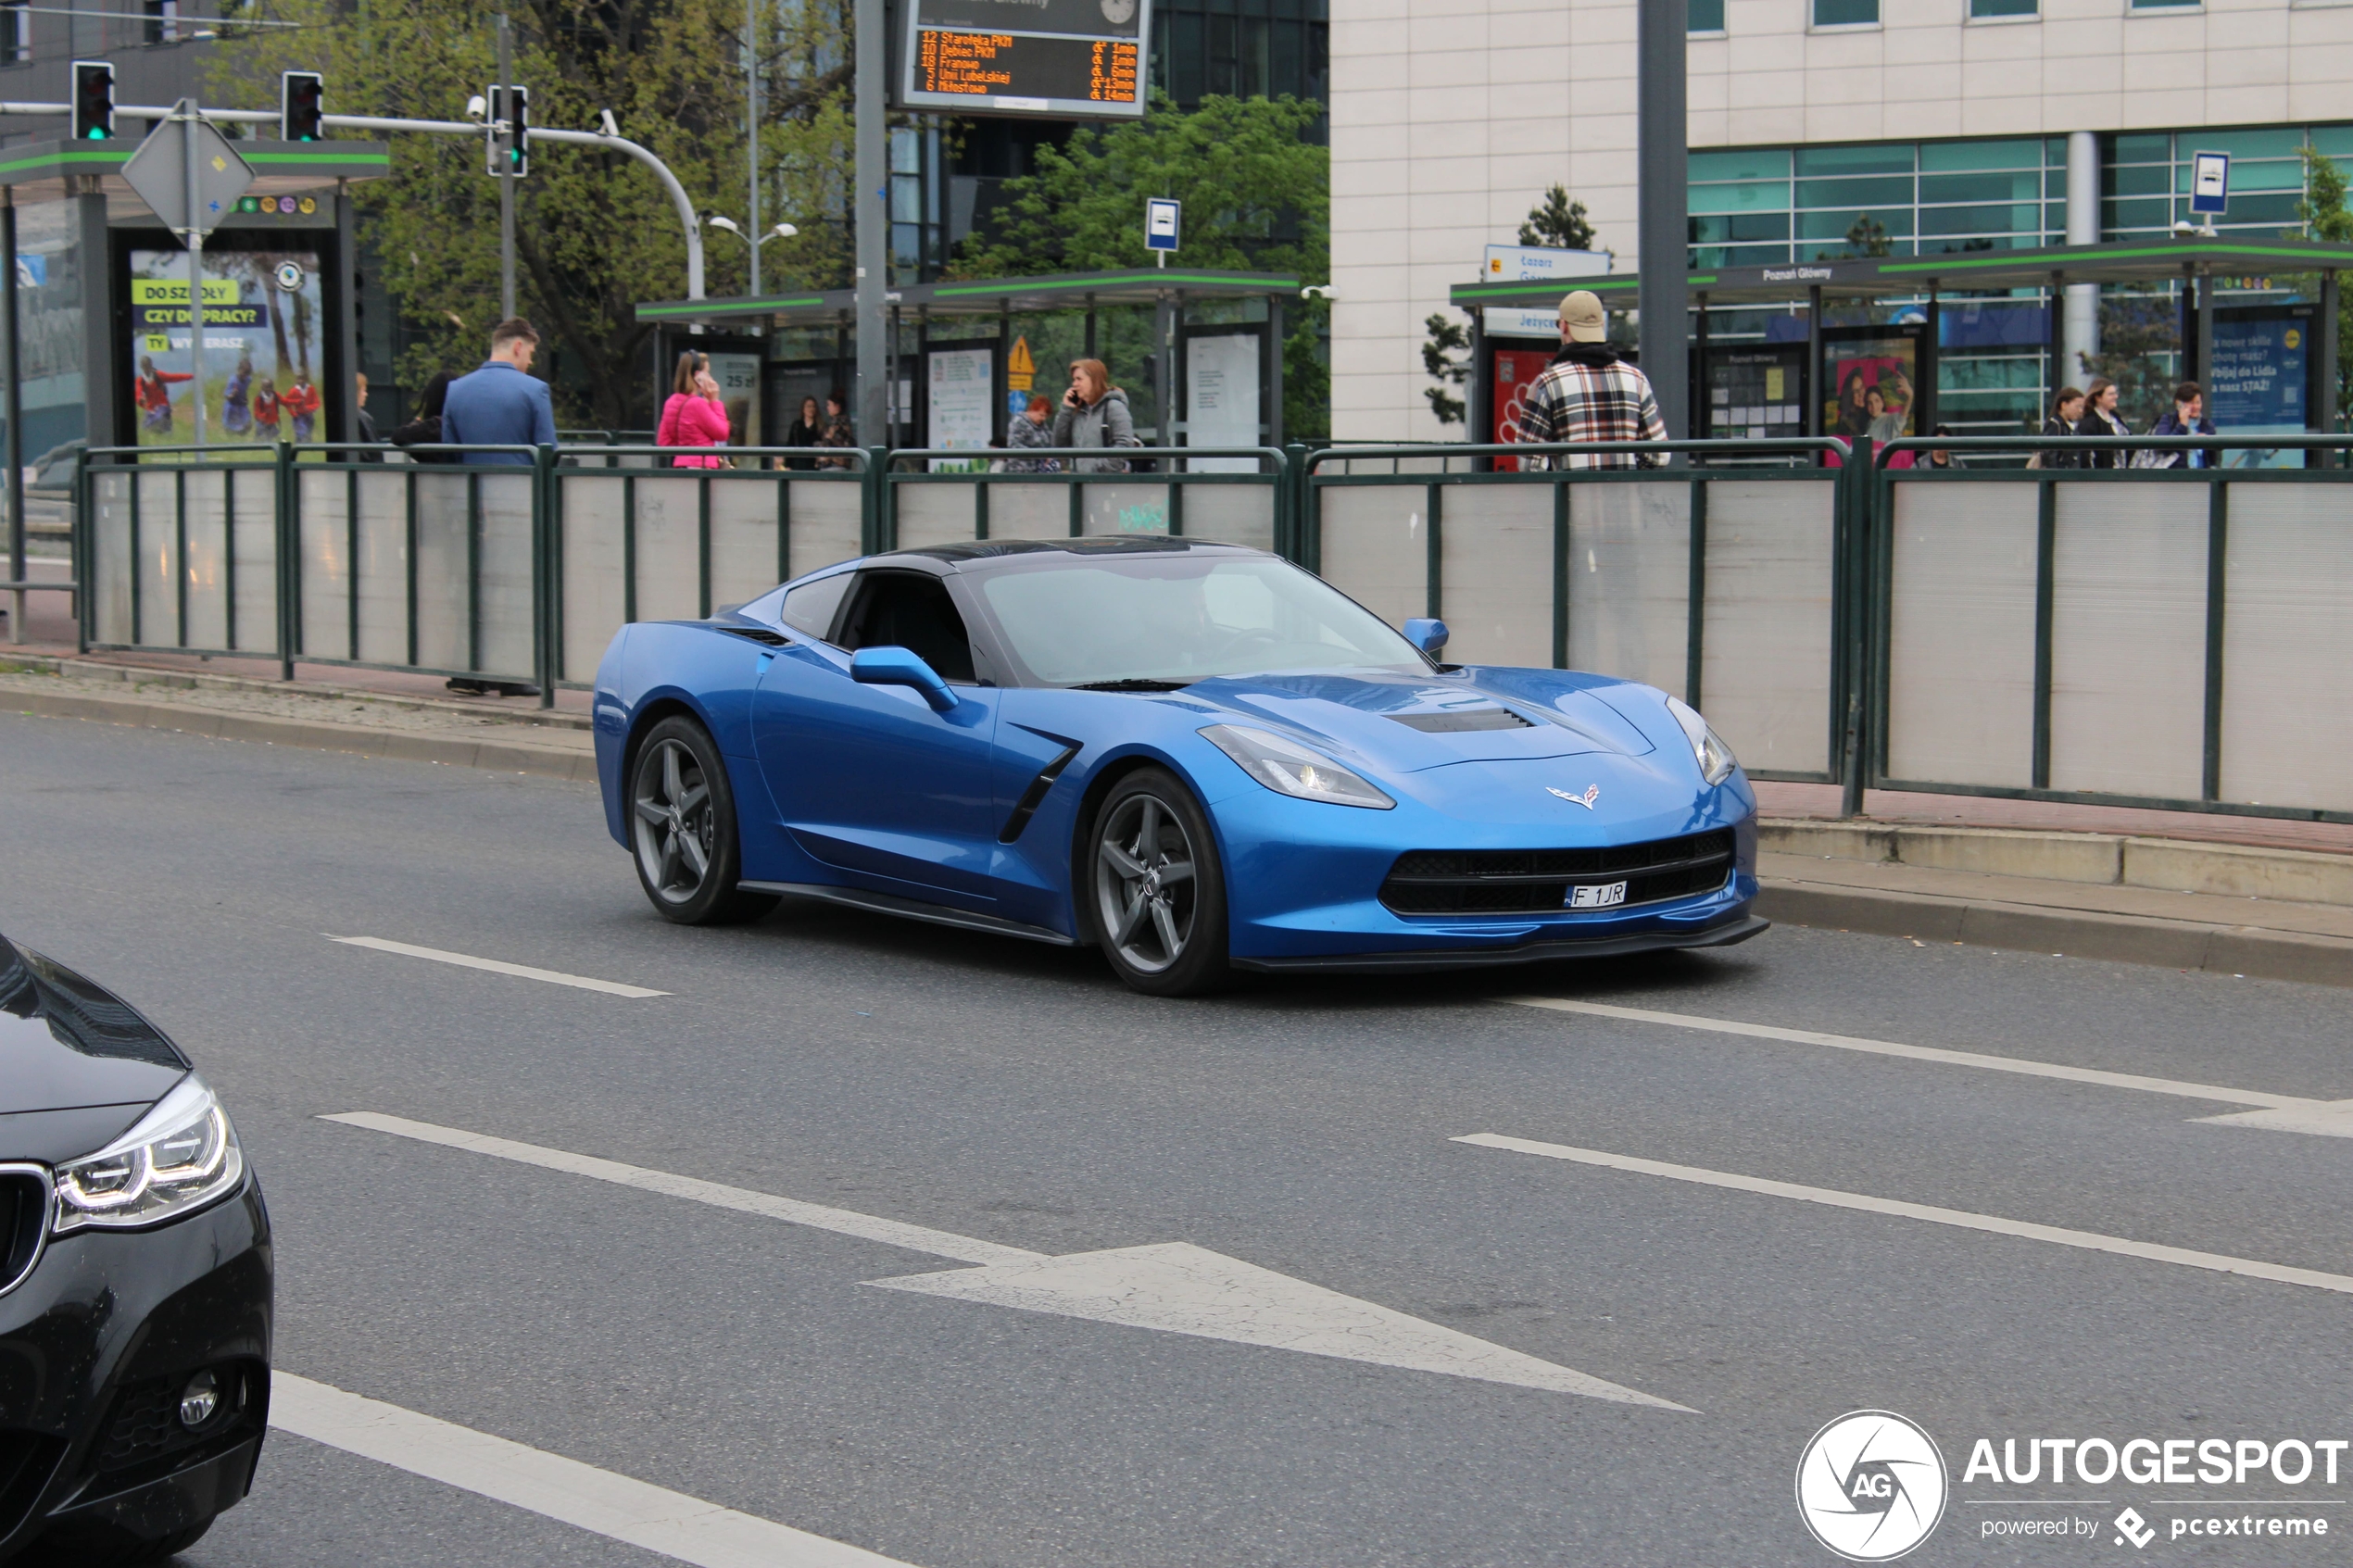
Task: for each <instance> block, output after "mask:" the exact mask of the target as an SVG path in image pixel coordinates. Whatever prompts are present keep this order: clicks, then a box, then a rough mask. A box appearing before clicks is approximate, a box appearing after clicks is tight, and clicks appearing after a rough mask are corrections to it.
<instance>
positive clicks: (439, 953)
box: [319, 931, 670, 997]
mask: <svg viewBox="0 0 2353 1568" xmlns="http://www.w3.org/2000/svg"><path fill="white" fill-rule="evenodd" d="M319 935H321V936H324V937H326V938H327V940H328V941H330V942H340V943H342V944H343V945H344V946H345V947H372V948H374V949H375V950H376V951H377V952H379V953H398V954H400V955H401V956H402V957H404V958H411V959H431V960H433V961H434V962H435V963H453V964H456V965H458V966H459V968H460V969H486V970H488V971H489V972H491V973H493V974H511V975H514V976H516V977H517V978H518V979H522V980H544V981H546V982H547V984H548V985H571V986H573V987H576V988H577V989H579V990H583V991H602V992H603V993H604V994H605V995H607V996H609V997H667V996H668V995H670V993H669V992H667V991H648V989H646V987H644V986H643V985H623V984H622V983H621V982H620V981H618V980H595V979H591V978H590V977H589V976H587V975H585V974H566V973H564V972H562V971H561V970H554V969H534V968H532V967H531V966H530V965H529V964H525V963H506V962H503V961H501V960H497V959H478V958H475V957H474V956H473V955H472V954H471V953H450V952H444V951H443V950H442V949H441V948H439V947H417V946H415V945H414V944H413V943H409V942H388V941H386V940H384V938H383V937H381V936H336V935H332V934H331V933H328V932H323V931H322V932H321V933H320V934H319Z"/></svg>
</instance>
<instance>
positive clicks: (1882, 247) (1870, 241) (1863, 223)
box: [1846, 212, 1895, 256]
mask: <svg viewBox="0 0 2353 1568" xmlns="http://www.w3.org/2000/svg"><path fill="white" fill-rule="evenodd" d="M1846 254H1847V255H1849V256H1893V255H1894V254H1895V247H1894V245H1893V244H1891V243H1890V242H1889V240H1888V237H1887V225H1886V224H1884V223H1882V222H1881V221H1880V220H1878V219H1876V218H1873V217H1872V216H1871V215H1870V214H1869V213H1868V212H1866V213H1863V214H1860V215H1859V216H1857V217H1856V220H1855V221H1854V222H1852V223H1850V224H1848V225H1847V229H1846Z"/></svg>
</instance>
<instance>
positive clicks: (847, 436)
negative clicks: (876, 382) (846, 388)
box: [817, 387, 858, 469]
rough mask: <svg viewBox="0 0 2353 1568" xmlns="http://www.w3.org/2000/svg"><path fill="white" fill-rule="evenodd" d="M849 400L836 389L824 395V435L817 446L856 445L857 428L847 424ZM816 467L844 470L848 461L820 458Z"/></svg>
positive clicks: (847, 465) (818, 440) (819, 438)
mask: <svg viewBox="0 0 2353 1568" xmlns="http://www.w3.org/2000/svg"><path fill="white" fill-rule="evenodd" d="M817 445H820V446H835V447H841V446H855V445H858V431H857V427H856V426H854V425H852V424H851V423H850V422H849V399H848V398H846V397H844V396H843V395H842V394H841V389H840V388H838V387H837V388H835V389H834V390H833V391H832V392H829V393H827V394H826V395H825V433H824V434H823V435H820V436H819V437H818V438H817ZM817 466H818V467H819V468H821V469H846V468H848V467H849V458H818V459H817Z"/></svg>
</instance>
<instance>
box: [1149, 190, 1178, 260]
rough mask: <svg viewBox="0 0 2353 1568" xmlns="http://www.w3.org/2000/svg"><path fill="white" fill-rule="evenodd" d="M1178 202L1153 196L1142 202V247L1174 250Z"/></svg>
mask: <svg viewBox="0 0 2353 1568" xmlns="http://www.w3.org/2000/svg"><path fill="white" fill-rule="evenodd" d="M1182 211H1183V208H1182V207H1181V205H1180V204H1178V203H1176V202H1173V201H1168V200H1164V199H1163V198H1161V197H1158V196H1155V197H1152V198H1151V200H1149V201H1147V202H1145V203H1144V248H1145V249H1146V250H1175V249H1176V223H1177V219H1178V217H1179V216H1180V215H1181V213H1182Z"/></svg>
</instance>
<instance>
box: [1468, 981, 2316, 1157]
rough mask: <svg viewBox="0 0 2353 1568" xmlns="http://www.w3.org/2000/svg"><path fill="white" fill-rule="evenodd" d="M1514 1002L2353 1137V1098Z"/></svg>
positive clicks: (2230, 1123)
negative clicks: (2223, 1111) (2048, 1081)
mask: <svg viewBox="0 0 2353 1568" xmlns="http://www.w3.org/2000/svg"><path fill="white" fill-rule="evenodd" d="M1497 1000H1499V1001H1504V1002H1508V1003H1510V1004H1512V1005H1513V1006H1515V1007H1524V1008H1542V1009H1544V1010H1547V1011H1551V1012H1581V1013H1584V1014H1586V1015H1587V1016H1589V1017H1592V1018H1618V1019H1624V1020H1626V1021H1628V1022H1634V1023H1664V1024H1666V1025H1667V1026H1668V1027H1670V1028H1674V1029H1697V1030H1703V1031H1705V1032H1706V1033H1708V1034H1713V1035H1743V1036H1746V1037H1747V1038H1750V1039H1756V1040H1786V1041H1788V1042H1790V1043H1791V1044H1793V1045H1800V1046H1827V1047H1830V1048H1831V1049H1832V1050H1841V1051H1864V1052H1867V1053H1869V1054H1870V1055H1872V1056H1893V1057H1903V1058H1906V1059H1908V1060H1913V1061H1936V1062H1942V1063H1944V1065H1946V1066H1948V1067H1975V1068H1981V1069H1983V1070H1984V1071H1986V1072H1990V1073H2020V1074H2022V1075H2024V1076H2026V1077H2029V1078H2059V1079H2064V1080H2066V1081H2067V1082H2069V1083H2071V1084H2096V1085H2100V1086H2101V1087H2103V1088H2109V1089H2139V1090H2143V1091H2145V1092H2146V1093H2148V1094H2157V1095H2179V1096H2181V1097H2182V1098H2184V1099H2214V1100H2221V1102H2222V1103H2223V1104H2225V1105H2253V1106H2260V1107H2262V1108H2263V1109H2261V1110H2253V1111H2245V1112H2235V1113H2232V1114H2228V1115H2222V1116H2196V1117H2192V1118H2191V1120H2192V1121H2195V1122H2210V1123H2215V1124H2217V1125H2220V1126H2226V1127H2268V1128H2270V1129H2271V1130H2272V1131H2274V1132H2282V1133H2318V1134H2322V1135H2326V1136H2330V1137H2339V1138H2353V1099H2338V1100H2325V1099H2308V1098H2305V1097H2304V1096H2302V1095H2275V1094H2272V1093H2271V1092H2270V1091H2269V1090H2266V1089H2232V1088H2225V1087H2223V1086H2222V1085H2219V1084H2192V1083H2186V1082H2184V1081H2183V1080H2181V1079H2179V1078H2146V1077H2143V1076H2142V1075H2141V1074H2139V1073H2109V1072H2106V1071H2104V1070H2102V1069H2100V1068H2096V1067H2069V1066H2067V1065H2065V1064H2063V1063H2060V1062H2056V1061H2031V1060H2027V1059H2026V1058H2024V1057H2015V1056H1989V1055H1987V1054H1985V1053H1984V1052H1982V1051H1950V1050H1945V1049H1944V1048H1943V1047H1937V1046H1907V1045H1905V1044H1903V1043H1902V1042H1901V1041H1897V1040H1870V1039H1864V1038H1861V1037H1859V1036H1857V1035H1825V1034H1823V1033H1821V1032H1820V1031H1819V1030H1815V1029H1783V1028H1780V1027H1778V1026H1776V1025H1773V1024H1769V1023H1743V1022H1740V1021H1739V1020H1738V1019H1731V1018H1703V1017H1701V1016H1699V1015H1697V1014H1695V1013H1688V1012H1655V1011H1653V1010H1651V1009H1649V1008H1622V1007H1617V1006H1614V1005H1612V1004H1611V1003H1608V1002H1574V1001H1569V1000H1567V999H1566V998H1565V997H1498V998H1497Z"/></svg>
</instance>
